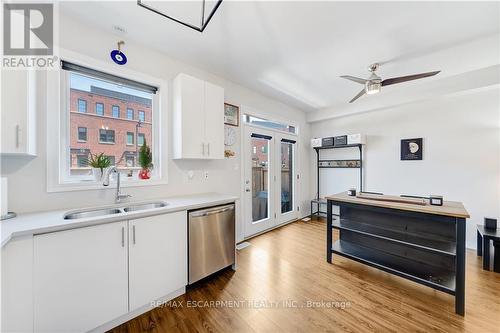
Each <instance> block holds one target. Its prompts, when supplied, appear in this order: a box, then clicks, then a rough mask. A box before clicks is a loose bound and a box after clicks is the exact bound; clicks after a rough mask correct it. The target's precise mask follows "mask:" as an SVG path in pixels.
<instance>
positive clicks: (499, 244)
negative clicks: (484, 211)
mask: <svg viewBox="0 0 500 333" xmlns="http://www.w3.org/2000/svg"><path fill="white" fill-rule="evenodd" d="M491 242H493V248H494V250H493V251H494V252H493V271H494V272H497V273H500V229H496V230H491V229H486V228H485V227H484V226H483V225H480V224H478V225H477V255H478V256H483V269H484V270H487V271H489V270H490V243H491Z"/></svg>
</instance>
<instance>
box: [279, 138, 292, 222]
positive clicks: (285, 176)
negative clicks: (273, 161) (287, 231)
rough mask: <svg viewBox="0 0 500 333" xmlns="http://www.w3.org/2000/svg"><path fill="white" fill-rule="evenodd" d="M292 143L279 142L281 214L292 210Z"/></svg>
mask: <svg viewBox="0 0 500 333" xmlns="http://www.w3.org/2000/svg"><path fill="white" fill-rule="evenodd" d="M292 207H293V143H290V142H281V213H282V214H283V213H287V212H290V211H292V210H293V208H292Z"/></svg>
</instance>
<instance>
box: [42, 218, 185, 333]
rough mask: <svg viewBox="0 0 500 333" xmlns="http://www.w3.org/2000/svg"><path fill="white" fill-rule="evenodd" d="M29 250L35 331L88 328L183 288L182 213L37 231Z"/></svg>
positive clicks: (68, 330)
mask: <svg viewBox="0 0 500 333" xmlns="http://www.w3.org/2000/svg"><path fill="white" fill-rule="evenodd" d="M33 254H34V259H33V262H34V266H33V279H34V285H33V304H34V312H33V321H34V326H33V328H34V332H54V333H56V332H65V333H66V332H87V331H89V330H92V329H94V328H96V327H98V326H100V325H103V324H105V323H108V322H110V321H113V320H115V319H117V318H119V317H121V316H123V315H125V314H127V313H128V312H130V311H134V310H137V309H138V308H141V307H143V306H148V307H149V306H151V302H152V301H155V300H157V299H159V298H161V297H163V296H167V295H169V294H170V293H172V292H174V291H177V290H179V289H181V288H184V287H185V286H186V284H187V212H186V211H181V212H177V213H170V214H163V215H157V216H151V217H146V218H141V219H136V220H129V221H121V222H114V223H108V224H101V225H97V226H90V227H84V228H79V229H72V230H67V231H59V232H53V233H47V234H42V235H36V236H34V242H33ZM145 309H147V308H145Z"/></svg>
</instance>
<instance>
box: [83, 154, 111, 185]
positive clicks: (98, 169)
mask: <svg viewBox="0 0 500 333" xmlns="http://www.w3.org/2000/svg"><path fill="white" fill-rule="evenodd" d="M89 156H90V158H89V160H88V161H89V166H90V167H91V168H92V174H93V175H94V178H95V180H96V181H98V182H100V181H101V180H102V175H103V174H104V169H106V168H108V167H109V166H110V165H111V160H110V159H109V157H108V156H106V155H104V153H100V154H92V153H90V155H89Z"/></svg>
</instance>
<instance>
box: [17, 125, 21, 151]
mask: <svg viewBox="0 0 500 333" xmlns="http://www.w3.org/2000/svg"><path fill="white" fill-rule="evenodd" d="M19 130H20V129H19V125H16V148H19Z"/></svg>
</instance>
